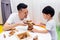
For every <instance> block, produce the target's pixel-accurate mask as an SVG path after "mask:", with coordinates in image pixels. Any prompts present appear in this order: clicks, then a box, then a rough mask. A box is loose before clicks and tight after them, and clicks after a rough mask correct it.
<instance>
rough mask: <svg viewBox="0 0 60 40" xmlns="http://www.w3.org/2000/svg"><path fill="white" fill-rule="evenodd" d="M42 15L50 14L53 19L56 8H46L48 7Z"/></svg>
mask: <svg viewBox="0 0 60 40" xmlns="http://www.w3.org/2000/svg"><path fill="white" fill-rule="evenodd" d="M42 13H43V14H50V15H51V17H53V16H54V14H55V10H54V8H52V7H51V6H46V7H45V8H44V9H43V10H42Z"/></svg>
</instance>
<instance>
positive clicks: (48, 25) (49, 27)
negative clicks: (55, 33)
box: [46, 23, 52, 31]
mask: <svg viewBox="0 0 60 40" xmlns="http://www.w3.org/2000/svg"><path fill="white" fill-rule="evenodd" d="M46 29H47V30H49V31H50V30H52V24H51V23H47V24H46Z"/></svg>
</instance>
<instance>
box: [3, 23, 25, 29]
mask: <svg viewBox="0 0 60 40" xmlns="http://www.w3.org/2000/svg"><path fill="white" fill-rule="evenodd" d="M16 26H26V24H20V23H15V24H9V23H5V24H4V26H3V30H9V29H11V28H14V27H16Z"/></svg>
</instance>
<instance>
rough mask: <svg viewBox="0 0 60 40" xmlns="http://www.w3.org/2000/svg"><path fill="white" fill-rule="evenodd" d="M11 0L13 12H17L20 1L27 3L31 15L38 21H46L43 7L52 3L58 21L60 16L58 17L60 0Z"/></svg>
mask: <svg viewBox="0 0 60 40" xmlns="http://www.w3.org/2000/svg"><path fill="white" fill-rule="evenodd" d="M10 1H11V7H12V12H17V9H16V6H17V5H18V4H19V3H25V4H27V5H28V10H29V15H30V17H31V18H32V19H33V20H34V21H35V22H36V23H39V22H44V23H45V21H44V19H43V17H42V9H43V8H44V7H45V6H47V5H50V6H52V7H53V8H54V9H55V16H54V19H55V20H56V22H57V23H58V22H59V21H58V20H59V19H58V18H60V17H58V15H60V14H59V12H60V0H10Z"/></svg>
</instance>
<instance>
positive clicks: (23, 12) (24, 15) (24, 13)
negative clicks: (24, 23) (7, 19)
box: [19, 8, 28, 19]
mask: <svg viewBox="0 0 60 40" xmlns="http://www.w3.org/2000/svg"><path fill="white" fill-rule="evenodd" d="M27 15H28V10H27V8H26V9H21V10H20V11H19V16H20V18H21V19H24V18H27Z"/></svg>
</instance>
